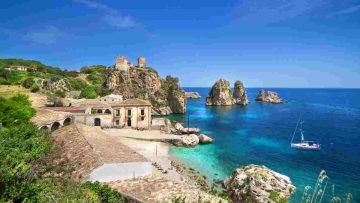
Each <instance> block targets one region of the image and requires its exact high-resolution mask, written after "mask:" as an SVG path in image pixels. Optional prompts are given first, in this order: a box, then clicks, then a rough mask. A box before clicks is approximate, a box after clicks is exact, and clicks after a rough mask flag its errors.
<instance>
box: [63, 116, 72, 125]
mask: <svg viewBox="0 0 360 203" xmlns="http://www.w3.org/2000/svg"><path fill="white" fill-rule="evenodd" d="M71 122H72V119H71V117H67V118H66V119H65V120H64V126H67V125H70V124H71Z"/></svg>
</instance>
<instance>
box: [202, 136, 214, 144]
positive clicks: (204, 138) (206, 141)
mask: <svg viewBox="0 0 360 203" xmlns="http://www.w3.org/2000/svg"><path fill="white" fill-rule="evenodd" d="M199 142H200V143H201V144H209V143H212V142H213V139H212V138H211V137H209V136H207V135H204V134H200V135H199Z"/></svg>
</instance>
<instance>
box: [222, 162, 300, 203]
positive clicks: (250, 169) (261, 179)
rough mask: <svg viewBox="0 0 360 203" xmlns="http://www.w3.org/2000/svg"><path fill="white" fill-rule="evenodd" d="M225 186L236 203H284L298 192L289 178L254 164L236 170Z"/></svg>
mask: <svg viewBox="0 0 360 203" xmlns="http://www.w3.org/2000/svg"><path fill="white" fill-rule="evenodd" d="M224 185H225V188H226V189H227V191H228V194H229V196H230V197H231V199H232V200H233V201H234V202H248V201H249V202H283V201H287V199H288V198H289V197H290V195H291V194H293V193H294V192H295V190H296V188H295V186H293V185H292V183H291V180H290V178H289V177H287V176H285V175H282V174H280V173H277V172H275V171H272V170H270V169H268V168H267V167H265V166H258V165H253V164H251V165H248V166H245V167H242V168H238V169H236V170H235V171H234V172H233V173H232V175H231V176H230V177H229V178H228V179H227V180H226V181H225V182H224Z"/></svg>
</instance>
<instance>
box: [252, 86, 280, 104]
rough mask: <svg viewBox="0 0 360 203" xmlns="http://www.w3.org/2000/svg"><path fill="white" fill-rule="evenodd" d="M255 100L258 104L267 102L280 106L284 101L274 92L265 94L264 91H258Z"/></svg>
mask: <svg viewBox="0 0 360 203" xmlns="http://www.w3.org/2000/svg"><path fill="white" fill-rule="evenodd" d="M255 100H256V101H259V102H267V103H272V104H281V103H283V102H284V100H283V99H281V98H280V97H279V95H278V94H277V93H276V92H272V91H267V93H266V94H265V90H264V89H261V90H260V92H259V95H258V96H257V97H256V99H255Z"/></svg>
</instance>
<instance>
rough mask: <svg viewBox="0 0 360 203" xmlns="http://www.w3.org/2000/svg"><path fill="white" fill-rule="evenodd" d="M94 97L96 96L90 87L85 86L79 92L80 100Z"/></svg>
mask: <svg viewBox="0 0 360 203" xmlns="http://www.w3.org/2000/svg"><path fill="white" fill-rule="evenodd" d="M96 97H97V94H96V92H95V89H94V88H93V87H92V86H87V87H85V88H84V89H83V90H81V93H80V98H86V99H95V98H96Z"/></svg>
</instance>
